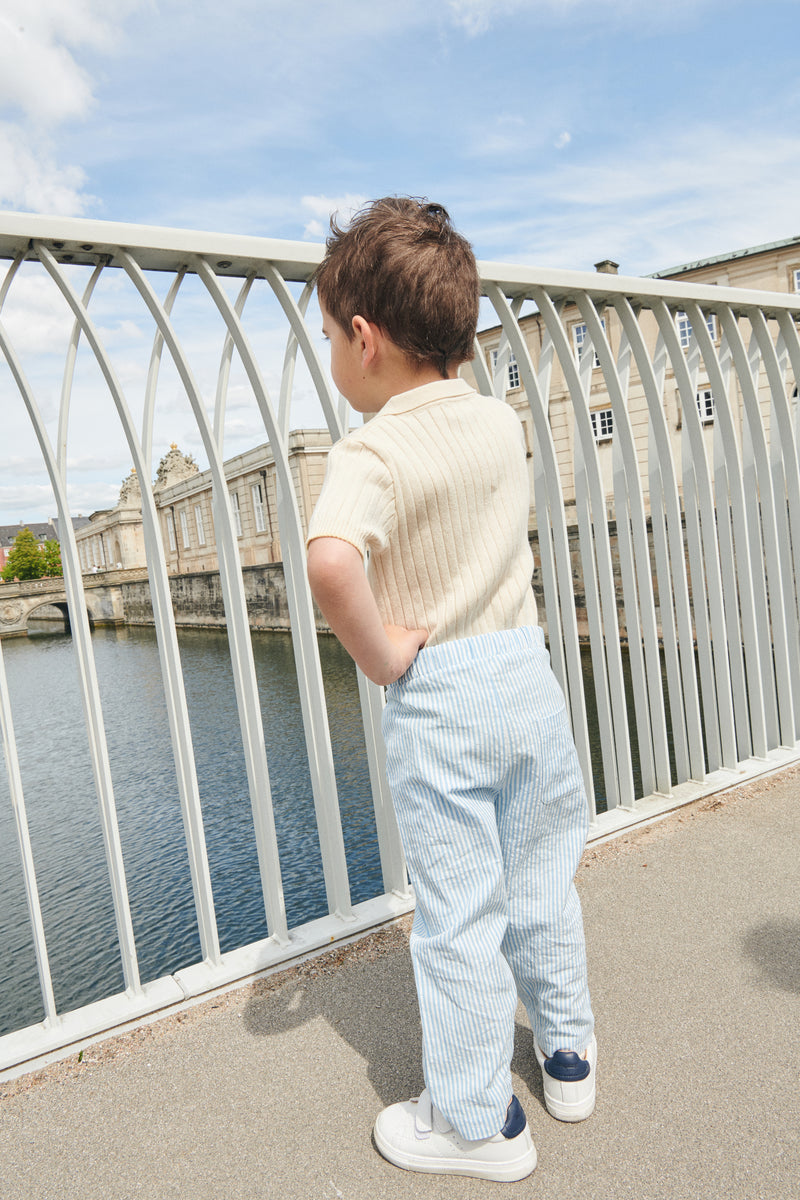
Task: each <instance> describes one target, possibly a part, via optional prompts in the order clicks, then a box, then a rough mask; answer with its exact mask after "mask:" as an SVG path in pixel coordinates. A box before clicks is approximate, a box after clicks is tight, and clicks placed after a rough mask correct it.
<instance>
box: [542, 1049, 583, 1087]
mask: <svg viewBox="0 0 800 1200" xmlns="http://www.w3.org/2000/svg"><path fill="white" fill-rule="evenodd" d="M544 1069H545V1071H547V1074H548V1075H549V1076H550V1077H551V1079H560V1080H561V1082H562V1083H579V1082H580V1081H581V1079H585V1078H586V1076H587V1075H588V1074H589V1072H590V1070H591V1067H590V1066H589V1063H588V1062H587V1061H586V1059H585V1058H581V1056H580V1055H579V1054H576V1053H575V1051H574V1050H556V1052H555V1054H554V1055H553V1057H552V1058H546V1059H545V1063H544Z"/></svg>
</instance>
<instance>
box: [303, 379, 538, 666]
mask: <svg viewBox="0 0 800 1200" xmlns="http://www.w3.org/2000/svg"><path fill="white" fill-rule="evenodd" d="M529 504H530V498H529V483H528V469H527V463H526V454H525V443H524V437H523V432H522V426H521V425H520V422H519V419H518V418H517V416H516V414H515V413H514V411H513V410H512V409H511V408H509V406H508V405H507V404H504V403H503V401H501V400H496V399H494V398H490V397H487V396H480V395H478V393H477V392H475V391H474V390H473V389H472V388H471V387H470V386H469V384H467V383H465V382H464V381H463V380H461V379H443V380H437V381H436V382H435V383H429V384H425V385H424V386H423V387H419V388H414V389H413V390H412V391H409V392H403V393H401V394H400V395H397V396H393V397H392V398H391V399H390V400H389V401H388V402H387V403H386V404H385V405H384V407H383V408H382V409H381V410H380V412H379V413H377V414H376V415H375V416H374V417H373V418H372V419H371V420H369V421H367V422H366V423H365V424H364V425H363V426H362V427H361V428H360V429H356V430H354V431H353V432H352V433H350V434H348V436H347V437H345V438H343V439H342V440H341V441H340V442H337V443H336V445H335V446H333V448H332V449H331V452H330V456H329V459H328V467H327V472H326V475H325V483H324V484H323V488H322V492H321V494H320V497H319V501H318V503H317V506H316V508H315V510H314V513H313V515H312V518H311V522H310V525H309V530H308V539H307V540H308V541H309V542H310V541H312V540H313V539H314V538H318V537H336V538H341V539H342V540H343V541H346V542H350V543H351V544H352V545H353V546H355V547H356V548H357V549H358V550H359V552H360V553H361V555H362V556H366V553H367V551H369V566H368V575H369V580H370V583H371V585H372V589H373V592H374V594H375V598H376V600H377V603H378V610H379V612H380V614H381V618H382V620H383V621H384V623H386V624H391V625H404V626H405V627H406V628H409V629H417V628H422V629H427V630H428V635H429V636H428V645H435V644H436V643H437V642H446V641H452V640H453V639H455V638H465V637H471V636H473V635H475V634H480V633H490V632H493V631H496V630H500V629H513V628H517V627H519V626H522V625H535V624H536V602H535V600H534V598H533V590H532V588H531V576H532V573H533V560H532V557H531V551H530V546H529V544H528V509H529Z"/></svg>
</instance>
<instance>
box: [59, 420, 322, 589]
mask: <svg viewBox="0 0 800 1200" xmlns="http://www.w3.org/2000/svg"><path fill="white" fill-rule="evenodd" d="M330 444H331V440H330V436H329V434H328V432H327V430H322V429H297V430H295V431H294V432H293V433H292V434H290V435H289V465H290V469H291V472H292V478H293V480H294V485H295V494H296V497H297V503H298V507H299V510H300V517H301V520H302V522H303V528H304V529H306V528H307V527H308V520H309V517H310V516H311V513H312V511H313V509H314V505H315V504H316V501H317V497H318V496H319V493H320V489H321V487H322V481H323V479H324V476H325V460H326V457H327V453H328V450H329V448H330ZM225 476H226V479H227V481H228V488H229V491H230V495H231V503H232V506H233V513H234V520H235V522H236V528H237V533H238V538H239V557H240V561H241V564H242V566H243V567H252V566H261V565H264V564H268V563H276V562H280V561H281V543H280V535H279V531H278V515H277V492H276V481H275V457H274V455H273V453H272V449H271V447H270V446H269V445H268V444H266V445H261V446H256V447H255V448H254V449H252V450H248V451H247V452H246V453H244V454H240V455H237V456H236V457H235V458H230V459H228V460H227V462H226V463H225ZM153 495H154V498H155V502H156V509H157V512H158V515H159V520H160V521H161V535H162V540H163V544H164V553H165V555H166V560H167V568H168V570H169V571H170V573H172V574H176V575H184V574H192V573H195V572H202V571H217V570H218V569H219V563H218V559H217V550H216V542H215V538H214V520H213V515H212V505H211V472H210V471H200V470H199V469H198V466H197V463H196V462H195V461H194V458H193V457H192V456H191V455H189V454H183V453H182V452H181V451H180V450H179V448H178V447H177V446H176V445H175V443H173V444H172V446H171V447H170V449H169V450H168V451H167V453H166V454H165V455H164V457H163V458H162V459H161V462H160V463H159V465H158V470H157V473H156V479H155V483H154V484H153ZM76 536H77V539H78V552H79V554H80V559H81V566H82V569H83V571H84V573H93V572H95V571H107V570H111V569H114V568H121V569H123V570H128V569H131V568H141V567H144V566H146V558H145V549H144V536H143V530H142V493H141V488H140V486H139V480H138V478H137V476H136V472H135V471H134V470H132V471H131V473H130V475H129V476H128V477H127V479H125V480H124V481H123V484H122V488H121V490H120V496H119V501H118V502H117V504H116V505H115V506H114V508H112V509H107V510H103V511H100V512H96V513H92V515H91V517H90V518H89V523H88V524H87V525H86V526H85V527H84V528H83V529H81V530H80V531H79V532H78V533H77V535H76Z"/></svg>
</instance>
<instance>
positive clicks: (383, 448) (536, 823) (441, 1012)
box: [308, 198, 596, 1180]
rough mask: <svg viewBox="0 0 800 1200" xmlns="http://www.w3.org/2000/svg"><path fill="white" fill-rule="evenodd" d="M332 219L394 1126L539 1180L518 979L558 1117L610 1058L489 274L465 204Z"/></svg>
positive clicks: (395, 1140)
mask: <svg viewBox="0 0 800 1200" xmlns="http://www.w3.org/2000/svg"><path fill="white" fill-rule="evenodd" d="M331 230H332V236H331V237H330V238H329V239H328V249H327V254H326V257H325V259H324V260H323V262H322V264H321V265H320V267H319V269H318V271H317V274H316V282H317V290H318V296H319V302H320V307H321V310H322V315H323V332H324V333H325V334H326V336H327V337H328V338H329V339H330V343H331V373H332V375H333V380H334V383H335V384H336V386H337V387H338V388H339V390H340V391H341V393H342V394H343V395H344V396H345V397H346V398H347V400H348V401H349V403H350V404H351V405H352V407H353V408H354V409H355V410H356V411H357V412H361V413H368V414H373V419H372V420H369V421H367V422H366V423H365V424H364V425H363V427H362V428H359V429H356V430H354V431H353V432H352V433H350V434H349V435H348V436H347V437H345V438H343V439H342V440H341V441H340V442H338V443H337V444H336V445H335V446H334V447H333V449H332V450H331V453H330V458H329V462H328V469H327V474H326V478H325V485H324V487H323V490H322V494H321V495H320V499H319V503H318V505H317V508H316V510H315V512H314V515H313V517H312V520H311V524H310V527H309V533H308V572H309V580H310V583H311V589H312V592H313V594H314V597H315V599H316V601H317V603H318V605H319V607H320V609H321V611H322V612H323V614H324V615H325V617H326V618H327V620H328V623H329V624H330V626H331V628H332V630H333V632H334V633H335V634H336V635H337V636H338V637H339V639H340V641H341V642H342V643H343V644H344V646H345V647H346V649H347V650H348V651H349V652H350V654H351V655H352V656H353V658H354V659H355V661H356V662H357V663H358V665H359V666H360V667H361V669H362V670H363V671H364V673H365V674H366V675H367V676H368V677H369V678H370V679H372V680H374V682H375V683H378V684H384V685H387V699H386V708H385V711H384V721H383V731H384V737H385V740H386V748H387V772H388V776H389V783H390V787H391V791H392V799H393V802H394V805H395V809H396V812H397V820H398V824H399V827H400V832H401V836H402V839H403V846H404V850H405V854H406V859H407V862H408V869H409V874H410V877H411V881H412V883H413V885H414V890H415V894H416V911H415V915H414V925H413V930H412V934H411V955H412V960H413V964H414V975H415V981H416V985H417V993H418V997H419V1006H420V1015H421V1019H422V1036H423V1068H424V1075H425V1083H426V1087H425V1090H424V1091H423V1093H422V1095H421V1096H420V1097H419V1099H418V1100H413V1101H408V1102H405V1103H402V1104H394V1105H391V1106H390V1107H389V1108H387V1109H385V1110H384V1111H383V1112H382V1113H381V1114H380V1116H379V1117H378V1119H377V1121H376V1123H375V1141H376V1144H377V1146H378V1149H379V1150H380V1152H381V1153H382V1154H383V1155H384V1157H385V1158H387V1159H389V1161H390V1162H393V1163H395V1164H396V1165H397V1166H401V1167H404V1168H406V1169H408V1170H414V1171H426V1172H440V1173H443V1174H460V1175H471V1176H477V1177H479V1178H485V1179H496V1180H514V1179H522V1178H524V1177H525V1176H526V1175H528V1174H530V1172H531V1171H532V1170H533V1169H534V1167H535V1166H536V1151H535V1149H534V1146H533V1142H532V1140H531V1136H530V1132H529V1130H528V1127H527V1122H526V1120H525V1115H524V1113H523V1111H522V1108H521V1106H520V1104H519V1101H518V1100H517V1099H516V1097H515V1096H513V1095H512V1091H511V1069H510V1064H511V1055H512V1051H513V1038H514V1013H515V1009H516V1004H517V997H518V995H519V997H521V999H522V1000H523V1002H524V1004H525V1006H526V1009H527V1012H528V1016H529V1018H530V1022H531V1028H532V1029H533V1032H534V1037H535V1048H536V1055H537V1059H538V1061H539V1064H540V1066H541V1068H542V1078H543V1082H544V1092H545V1101H546V1104H547V1107H548V1110H549V1111H550V1112H551V1113H552V1115H553V1116H555V1117H558V1118H559V1119H561V1120H567V1121H578V1120H583V1119H584V1118H585V1117H588V1116H589V1115H590V1113H591V1112H592V1110H593V1108H594V1094H595V1065H596V1043H595V1040H594V1035H593V1027H594V1022H593V1018H592V1012H591V1007H590V1003H589V993H588V987H587V983H586V959H585V951H584V942H583V925H582V919H581V912H580V905H579V902H578V898H577V894H576V892H575V887H574V884H573V876H574V873H575V869H576V867H577V864H578V861H579V859H580V855H581V853H582V850H583V845H584V841H585V837H586V828H587V820H588V814H587V807H586V799H585V794H584V789H583V783H582V779H581V773H580V769H579V766H578V761H577V754H576V752H575V746H574V743H573V741H572V736H571V733H570V730H569V726H568V722H567V717H566V709H565V703H564V697H563V694H562V693H561V690H560V688H559V686H558V683H557V681H556V679H555V676H554V675H553V673H552V671H551V669H550V665H549V657H548V655H547V651H546V650H545V647H544V637H543V635H542V632H541V630H540V629H539V627H538V626H537V624H536V605H535V601H534V597H533V591H532V588H531V576H532V558H531V553H530V548H529V544H528V536H527V531H528V506H529V488H528V475H527V465H526V455H525V448H524V441H523V435H522V430H521V427H520V424H519V421H518V419H517V417H516V415H515V414H514V413H513V411H512V410H511V408H509V407H508V405H506V404H505V403H503V402H502V401H499V400H496V399H494V398H487V397H483V396H479V395H478V394H477V393H476V392H475V391H474V390H473V389H472V388H471V387H469V385H468V384H467V383H465V382H464V381H462V380H460V379H458V377H457V371H458V367H459V366H460V365H461V363H463V362H466V361H467V360H468V359H471V358H472V357H473V353H474V349H473V347H474V339H475V332H476V328H477V320H478V302H479V296H480V283H479V277H478V272H477V267H476V263H475V258H474V255H473V253H472V249H471V247H470V245H469V243H468V242H466V241H465V240H464V239H463V238H462V237H460V235H459V234H457V233H456V231H455V230H454V229H453V227H452V225H451V224H450V219H449V217H448V215H447V213H446V212H445V210H444V209H443V208H441V206H439V205H435V204H428V203H426V202H424V201H417V200H411V199H406V198H387V199H384V200H377V201H375V202H374V203H373V204H371V205H369V206H367V208H366V209H363V210H362V211H361V212H360V213H358V214H357V215H356V216H355V218H354V219H353V221H352V222H351V224H350V225H349V227H348V228H347V229H346V230H343V229H341V228H339V227H338V226H337V225H336V223H335V221H331ZM367 558H368V560H369V565H368V574H366V575H365V572H364V562H365V560H366V559H367Z"/></svg>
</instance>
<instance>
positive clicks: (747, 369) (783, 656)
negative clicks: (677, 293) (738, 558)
mask: <svg viewBox="0 0 800 1200" xmlns="http://www.w3.org/2000/svg"><path fill="white" fill-rule="evenodd" d="M720 320H721V324H722V327H723V329H724V330H725V336H726V338H727V341H728V344H729V346H730V348H731V353H732V355H733V360H734V363H735V364H736V371H737V375H738V378H739V387H740V389H741V393H742V402H743V405H744V416H745V430H746V431H747V433H748V435H749V443H750V445H751V447H752V454H753V458H754V485H755V491H753V490H752V489H751V488H750V487H748V489H747V490H748V494H750V496H751V503H750V504H749V505H748V506H747V515H748V517H749V520H750V523H751V528H752V534H751V538H750V546H751V551H752V557H751V561H750V563H749V564H745V565H740V574H741V573H742V571H743V570H744V566H746V565H749V567H750V570H749V571H748V576H749V577H750V578H752V580H753V583H754V586H755V585H757V586H756V592H755V594H756V597H757V599H758V601H759V611H758V613H757V621H756V624H757V632H758V638H757V641H754V646H753V652H754V653H755V650H756V649H757V648H759V649H760V666H761V671H762V678H763V680H764V681H765V689H766V681H767V680H769V682H770V687H769V697H768V699H769V704H768V705H767V704H766V701H767V697H766V696H765V697H764V703H763V704H762V705H761V706H760V710H761V711H762V712H763V711H764V709H765V708H766V717H767V721H768V722H769V724H768V729H767V732H768V737H769V740H768V743H767V746H766V748H767V749H773V748H774V747H775V746H777V745H778V744H779V743H780V741H781V739H783V741H784V744H791V745H793V744H794V725H795V715H794V702H793V697H792V684H791V678H790V671H789V659H790V657H792V655H793V654H794V653H796V649H797V646H796V643H795V644H794V645H792V644H791V643H790V640H789V633H788V627H787V614H786V609H785V608H784V583H783V573H784V572H783V568H782V565H781V561H780V550H779V542H778V521H779V519H778V513H777V505H776V497H775V494H774V491H773V475H772V469H771V464H770V455H769V449H768V446H767V437H766V433H765V431H764V422H763V418H762V414H761V405H760V403H759V398H758V376H759V369H760V365H761V351H760V349H759V346H758V339H757V338H756V337H755V330H753V335H754V336H753V339H752V342H751V350H750V353H748V351H747V350H746V349H745V344H744V339H743V337H742V333H741V330H740V329H739V324H738V321H737V320H736V318H735V317H734V315H733V313H732V312H731V310H730V308H729V307H725V308H724V309H721V310H720ZM753 351H755V353H753ZM767 378H768V380H769V375H768V377H767ZM781 390H782V389H781ZM776 408H777V405H775V406H773V411H776ZM755 496H757V497H758V502H757V503H756V501H755ZM781 501H782V503H784V509H785V502H784V501H783V497H782V498H781ZM742 502H744V499H743V498H742ZM783 523H784V524H785V511H784V519H783ZM762 546H763V550H762ZM765 563H766V573H765V571H764V566H765ZM765 585H766V586H765ZM767 589H768V591H769V600H768V599H767ZM746 636H747V635H746ZM748 699H749V701H750V708H751V721H752V722H753V724H754V726H756V727H759V723H758V721H757V720H756V719H754V716H753V714H752V707H753V704H756V705H758V697H757V696H756V695H755V694H753V693H751V691H750V675H749V671H748ZM776 701H777V712H776V709H775V705H776ZM762 720H763V718H762ZM773 721H774V723H773ZM790 730H791V731H792V732H791V739H790V740H789V737H790V735H789V731H790ZM756 753H759V751H758V748H757V747H756Z"/></svg>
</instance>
